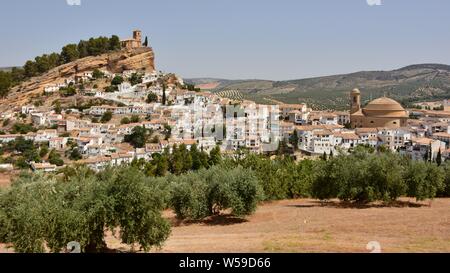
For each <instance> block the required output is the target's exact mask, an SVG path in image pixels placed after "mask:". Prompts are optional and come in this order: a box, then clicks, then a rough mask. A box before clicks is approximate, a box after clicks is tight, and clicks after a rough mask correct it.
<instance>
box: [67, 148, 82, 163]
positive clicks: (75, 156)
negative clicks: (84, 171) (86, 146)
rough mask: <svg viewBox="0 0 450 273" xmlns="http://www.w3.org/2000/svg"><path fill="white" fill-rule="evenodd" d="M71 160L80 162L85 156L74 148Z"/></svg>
mask: <svg viewBox="0 0 450 273" xmlns="http://www.w3.org/2000/svg"><path fill="white" fill-rule="evenodd" d="M69 159H70V160H73V161H78V160H81V159H83V156H82V155H81V153H80V150H78V148H74V149H72V151H71V152H70V155H69Z"/></svg>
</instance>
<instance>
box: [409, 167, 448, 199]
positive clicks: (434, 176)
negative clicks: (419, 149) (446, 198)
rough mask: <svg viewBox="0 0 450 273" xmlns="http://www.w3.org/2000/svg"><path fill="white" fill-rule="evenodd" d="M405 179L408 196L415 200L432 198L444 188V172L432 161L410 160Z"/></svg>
mask: <svg viewBox="0 0 450 273" xmlns="http://www.w3.org/2000/svg"><path fill="white" fill-rule="evenodd" d="M405 180H406V183H407V185H408V196H409V197H415V198H416V199H417V201H422V200H425V199H433V198H435V197H436V195H437V194H438V193H439V192H441V191H442V190H444V189H445V184H444V181H445V173H444V170H443V169H441V168H439V167H438V166H437V165H436V164H434V163H426V162H421V161H410V162H409V165H408V167H407V170H406V174H405Z"/></svg>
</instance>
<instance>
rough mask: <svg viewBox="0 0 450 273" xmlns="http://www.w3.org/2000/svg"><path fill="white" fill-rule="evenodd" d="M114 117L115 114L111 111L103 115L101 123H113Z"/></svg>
mask: <svg viewBox="0 0 450 273" xmlns="http://www.w3.org/2000/svg"><path fill="white" fill-rule="evenodd" d="M112 117H113V113H112V112H111V111H106V112H105V113H104V114H103V115H102V118H101V119H100V122H101V123H107V122H109V121H111V119H112Z"/></svg>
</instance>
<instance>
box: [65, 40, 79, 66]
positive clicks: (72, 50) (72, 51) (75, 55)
mask: <svg viewBox="0 0 450 273" xmlns="http://www.w3.org/2000/svg"><path fill="white" fill-rule="evenodd" d="M79 58H80V52H79V51H78V46H77V45H76V44H69V45H66V46H64V47H63V48H62V51H61V61H62V63H64V64H67V63H70V62H73V61H76V60H78V59H79Z"/></svg>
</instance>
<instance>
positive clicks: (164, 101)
mask: <svg viewBox="0 0 450 273" xmlns="http://www.w3.org/2000/svg"><path fill="white" fill-rule="evenodd" d="M162 88H163V90H162V91H163V94H162V104H163V105H166V102H167V97H166V84H165V83H164V84H163V87H162Z"/></svg>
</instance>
